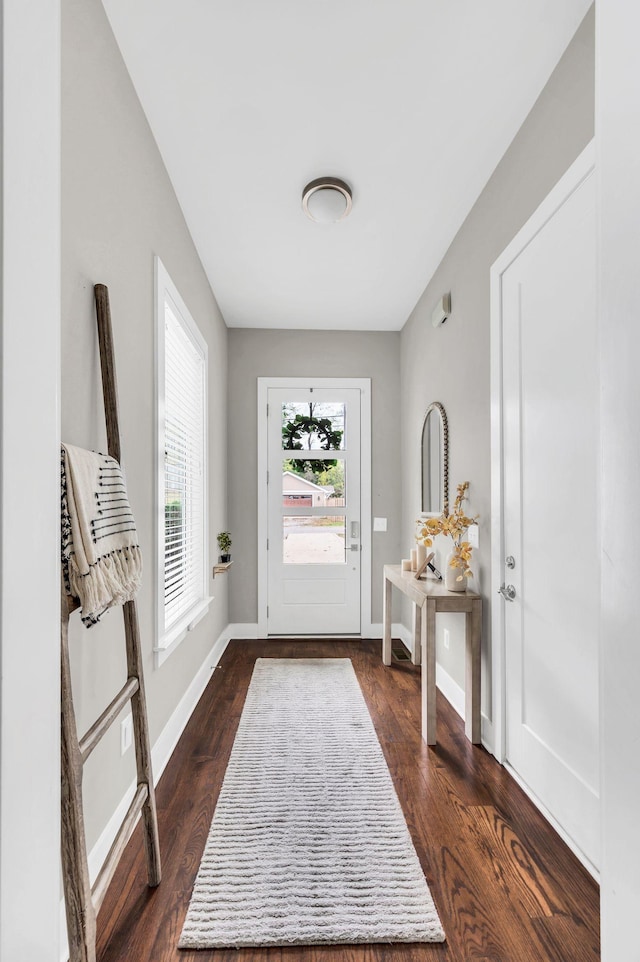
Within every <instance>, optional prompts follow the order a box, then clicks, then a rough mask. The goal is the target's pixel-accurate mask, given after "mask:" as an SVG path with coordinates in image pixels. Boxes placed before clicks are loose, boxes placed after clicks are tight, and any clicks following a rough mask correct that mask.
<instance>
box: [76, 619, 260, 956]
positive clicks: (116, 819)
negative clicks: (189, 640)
mask: <svg viewBox="0 0 640 962" xmlns="http://www.w3.org/2000/svg"><path fill="white" fill-rule="evenodd" d="M237 627H241V628H244V627H245V626H244V625H241V626H238V625H228V626H227V628H226V629H225V630H224V631H223V632H222V634H221V635H220V637H219V638H218V640H217V641H216V643H215V645H214V646H213V648H212V649H211V651H210V652H209V654H208V655H207V657H206V658H205V659H204V661H203V662H202V665H201V666H200V668H199V669H198V671H197V673H196V675H195V677H194V679H193V681H192V682H191V684H190V685H189V687H188V688H187V690H186V691H185V693H184V695H183V696H182V698H181V699H180V701H179V702H178V704H177V706H176V708H175V710H174V711H173V714H172V715H171V717H170V718H169V721H168V722H167V724H166V725H165V726H164V728H163V729H162V731H161V732H160V735H159V737H158V739H157V741H156V742H155V744H154V746H153V748H152V749H151V763H152V766H153V780H154V783H155V784H156V785H157V784H158V781H159V779H160V776H161V775H162V773H163V771H164V770H165V768H166V767H167V763H168V762H169V759H170V758H171V756H172V754H173V751H174V749H175V747H176V745H177V744H178V741H179V740H180V736H181V735H182V733H183V731H184V729H185V728H186V725H187V722H188V721H189V719H190V718H191V715H192V714H193V711H194V709H195V707H196V705H197V704H198V702H199V701H200V698H201V697H202V694H203V692H204V690H205V688H206V687H207V684H208V682H209V679H210V678H211V673H212V672H213V670H214V669H215V667H216V665H217V664H218V662H219V661H220V659H221V657H222V655H223V654H224V651H225V649H226V647H227V645H228V643H229V641H230V638H231V637H235V636H234V635H232V634H230V629H232V628H237ZM241 637H247V636H246V635H242V636H241ZM135 791H136V783H135V782H132V784H131V785H130V786H129V788H128V789H127V791H126V793H125V795H124V797H123V798H122V799H121V801H120V803H119V805H118V806H117V808H116V810H115V811H114V813H113V815H112V816H111V818H110V819H109V821H108V822H107V824H106V825H105V827H104V829H103V830H102V833H101V835H100V837H99V839H98V841H97V842H96V844H95V845H94V846H93V848H92V849H91V851H90V852H89V853H88V856H87V862H88V864H89V878H90V879H91V884H92V885H93V883H94V881H95V879H96V878H97V876H98V873H99V871H100V869H101V868H102V866H103V864H104V862H105V860H106V857H107V855H108V854H109V849H110V848H111V845H112V843H113V840H114V839H115V837H116V835H117V834H118V831H119V829H120V826H121V825H122V822H123V820H124V817H125V815H126V814H127V810H128V808H129V805H130V804H131V801H132V799H133V796H134V794H135ZM68 957H69V946H68V941H67V920H66V915H65V907H64V899H62V901H61V902H60V962H66V960H67V959H68Z"/></svg>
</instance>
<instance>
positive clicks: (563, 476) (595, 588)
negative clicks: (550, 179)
mask: <svg viewBox="0 0 640 962" xmlns="http://www.w3.org/2000/svg"><path fill="white" fill-rule="evenodd" d="M579 166H580V165H579ZM582 166H584V165H582ZM577 180H578V183H577V185H576V183H575V182H573V183H572V182H571V178H569V181H567V178H565V179H563V181H562V182H561V184H564V187H565V189H566V190H565V193H566V195H565V196H564V197H563V198H560V199H559V197H558V193H557V190H556V192H555V194H554V196H553V199H552V202H551V203H550V205H549V210H550V215H549V216H548V217H547V218H546V219H543V223H542V226H541V224H540V218H539V216H538V218H537V220H536V222H535V224H534V225H533V227H532V231H530V232H529V233H530V234H531V235H532V236H527V231H526V228H525V230H524V232H523V233H524V235H525V236H524V238H521V240H522V243H523V246H522V249H521V250H520V252H519V253H517V255H516V256H515V258H514V259H513V260H512V261H511V263H510V265H509V266H508V267H507V268H506V269H505V270H504V271H503V272H502V274H501V277H502V284H501V297H502V371H503V375H502V377H503V409H502V410H503V423H502V431H503V445H504V447H503V457H504V461H503V498H504V502H503V503H504V529H503V531H504V544H503V552H504V554H503V557H502V564H503V565H504V567H503V568H502V580H503V582H504V583H505V584H506V585H507V586H508V590H509V592H510V593H511V594H512V595H513V599H512V600H511V599H509V598H505V599H504V600H503V601H502V602H499V603H501V604H503V605H504V627H505V667H506V760H507V762H508V764H510V765H511V766H512V768H513V770H514V771H515V772H516V773H517V775H518V776H519V777H520V779H521V780H522V781H523V782H524V783H525V784H526V785H527V786H528V788H529V789H530V791H531V792H532V793H533V794H534V796H535V797H537V799H538V800H539V801H540V802H541V803H542V804H543V806H544V807H546V809H547V810H548V811H549V812H550V814H551V815H552V816H553V818H554V819H555V820H556V821H557V823H558V824H559V826H560V827H561V828H562V829H563V830H564V831H565V832H566V833H567V835H568V836H569V838H570V839H571V840H572V841H573V843H574V845H575V846H576V847H577V848H578V849H579V850H580V851H581V852H582V853H583V854H584V855H586V857H587V859H588V860H589V861H590V862H591V863H592V864H593V865H594V866H597V865H598V861H599V844H598V836H599V799H598V783H599V752H598V619H599V541H598V474H599V431H598V419H599V414H598V411H599V376H598V346H597V328H596V287H595V284H596V221H595V212H596V203H595V176H594V173H593V169H591V173H588V174H587V176H584V172H582V173H580V171H578V176H577ZM559 186H560V185H559ZM519 237H520V235H519ZM512 253H513V251H512ZM503 597H504V596H503Z"/></svg>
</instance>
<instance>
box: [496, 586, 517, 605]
mask: <svg viewBox="0 0 640 962" xmlns="http://www.w3.org/2000/svg"><path fill="white" fill-rule="evenodd" d="M498 594H499V595H502V597H503V598H504V600H505V601H513V600H514V598H515V596H516V589H515V588H514V587H513V585H506V586H505V585H500V587H499V588H498Z"/></svg>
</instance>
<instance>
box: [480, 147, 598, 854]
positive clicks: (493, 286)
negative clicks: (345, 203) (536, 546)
mask: <svg viewBox="0 0 640 962" xmlns="http://www.w3.org/2000/svg"><path fill="white" fill-rule="evenodd" d="M595 160H596V153H595V142H594V141H593V140H592V141H590V143H589V144H587V146H586V147H585V149H584V150H583V151H582V153H581V154H579V155H578V157H577V159H576V160H575V161H574V162H573V164H572V165H571V166H570V167H569V169H568V170H567V171H566V173H565V174H564V175H563V176H562V177H561V178H560V180H559V181H558V183H557V184H556V185H555V187H554V188H553V189H552V190H551V192H550V193H549V194H548V195H547V196H546V197H545V199H544V200H543V201H542V203H541V204H540V206H539V207H538V208H537V210H536V211H535V212H534V213H533V214H532V215H531V217H530V218H529V220H528V221H527V222H526V224H525V225H524V226H523V227H522V228H521V229H520V230H519V231H518V233H517V234H516V235H515V237H514V238H513V240H512V241H511V242H510V243H509V244H508V245H507V247H506V248H505V250H504V251H503V252H502V254H501V255H500V256H499V257H498V259H497V260H496V261H495V263H494V264H493V265H492V267H491V270H490V297H491V321H490V343H491V598H492V599H493V603H492V605H491V678H492V685H491V705H492V716H493V718H492V722H493V725H492V727H493V754H494V755H495V757H496V758H497V759H498V761H499V762H500V763H501V764H503V765H504V764H505V761H506V743H507V727H506V701H507V679H506V650H505V645H506V636H505V623H504V605H505V602H503V601H502V600H500V601H498V600H497V594H498V589H499V588H500V585H501V583H502V573H503V571H504V557H505V551H504V504H503V491H504V445H503V440H504V439H503V432H502V425H503V414H504V410H503V394H502V382H503V369H502V348H503V345H502V324H503V318H502V277H503V274H504V273H505V271H506V270H507V269H508V268H509V267H510V266H511V264H512V263H513V262H514V260H515V259H516V258H517V257H518V256H519V255H520V254H521V253H522V251H524V250H525V248H526V247H527V246H528V245H529V244H530V243H531V241H532V240H533V239H534V237H536V235H537V234H538V233H539V232H540V231H541V230H542V228H543V227H544V226H545V225H546V224H547V223H548V222H549V221H550V220H551V218H552V217H553V216H554V214H555V213H556V212H557V211H558V210H559V209H560V208H561V207H562V206H563V205H564V204H565V203H566V201H567V200H568V199H569V198H570V197H571V195H572V194H573V193H575V191H576V190H577V189H578V188H579V187H580V185H581V184H582V183H583V182H584V181H585V180H586V178H587V177H588V176H589V175H590V174H591V173H592V172H593V170H594V169H595ZM512 774H513V773H512ZM516 780H518V779H516ZM523 787H524V786H523ZM525 791H526V789H525ZM527 794H530V793H529V792H527ZM534 801H536V804H537V805H538V807H540V803H539V802H538V801H537V800H535V799H534ZM546 817H547V819H548V820H549V821H550V822H552V824H554V826H555V827H556V829H557V830H559V831H560V833H561V834H562V836H563V838H565V841H566V840H567V837H566V835H565V833H564V832H562V830H561V829H558V826H557V825H556V823H555V822H554V820H553V818H552V817H550V816H549V815H548V814H546ZM572 848H573V849H574V850H575V846H572Z"/></svg>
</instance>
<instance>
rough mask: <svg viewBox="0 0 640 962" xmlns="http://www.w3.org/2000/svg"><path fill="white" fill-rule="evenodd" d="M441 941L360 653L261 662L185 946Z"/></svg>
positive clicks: (196, 889) (202, 870)
mask: <svg viewBox="0 0 640 962" xmlns="http://www.w3.org/2000/svg"><path fill="white" fill-rule="evenodd" d="M443 940H444V932H443V930H442V926H441V924H440V920H439V918H438V914H437V912H436V909H435V906H434V904H433V899H432V897H431V894H430V892H429V888H428V886H427V883H426V881H425V878H424V874H423V872H422V869H421V868H420V863H419V861H418V857H417V855H416V851H415V849H414V847H413V843H412V841H411V838H410V836H409V832H408V829H407V825H406V822H405V820H404V816H403V814H402V809H401V808H400V803H399V802H398V798H397V796H396V793H395V790H394V787H393V782H392V780H391V775H390V773H389V769H388V768H387V765H386V762H385V759H384V755H383V753H382V749H381V748H380V743H379V742H378V738H377V736H376V733H375V730H374V727H373V722H372V721H371V716H370V715H369V712H368V710H367V706H366V704H365V701H364V698H363V695H362V692H361V690H360V686H359V684H358V681H357V679H356V675H355V672H354V670H353V666H352V665H351V662H350V660H349V659H347V658H328V659H320V658H318V659H314V658H302V659H285V658H260V659H258V661H257V662H256V666H255V669H254V672H253V677H252V680H251V685H250V687H249V691H248V694H247V700H246V703H245V707H244V710H243V712H242V717H241V719H240V725H239V728H238V733H237V735H236V739H235V742H234V745H233V750H232V752H231V757H230V759H229V765H228V767H227V771H226V774H225V778H224V782H223V785H222V789H221V791H220V798H219V800H218V804H217V806H216V810H215V813H214V816H213V820H212V822H211V830H210V832H209V837H208V839H207V843H206V846H205V851H204V855H203V857H202V862H201V863H200V869H199V871H198V876H197V878H196V882H195V886H194V891H193V896H192V899H191V904H190V906H189V910H188V913H187V918H186V921H185V924H184V928H183V930H182V936H181V939H180V947H181V948H219V947H240V946H268V945H278V946H284V945H320V944H333V945H337V944H342V943H363V942H442V941H443Z"/></svg>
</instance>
